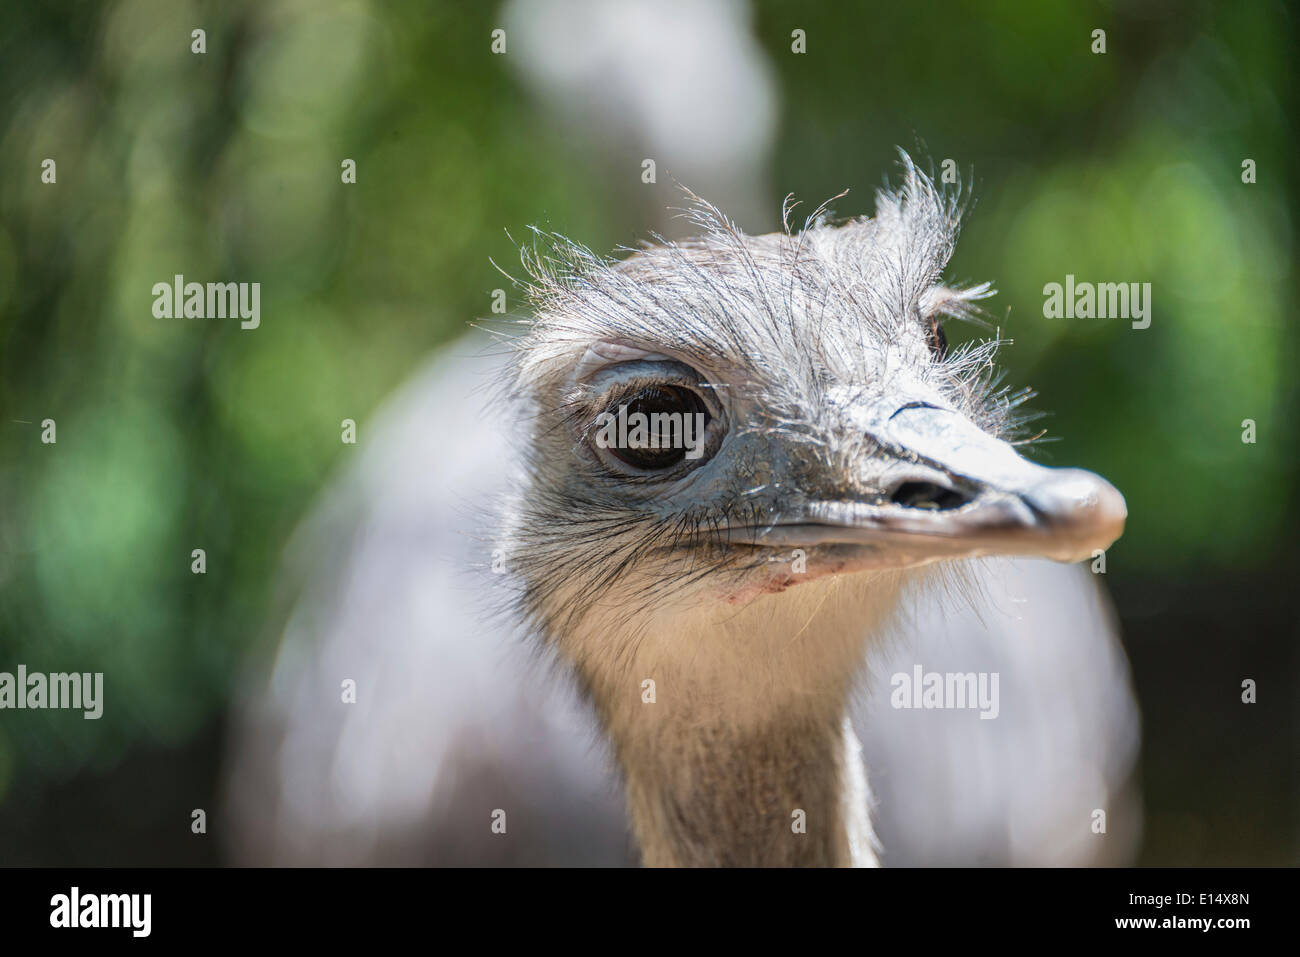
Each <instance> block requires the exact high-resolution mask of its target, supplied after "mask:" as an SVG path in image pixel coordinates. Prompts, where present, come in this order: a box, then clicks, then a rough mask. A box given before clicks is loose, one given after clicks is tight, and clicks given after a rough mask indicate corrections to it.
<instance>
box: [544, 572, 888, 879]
mask: <svg viewBox="0 0 1300 957" xmlns="http://www.w3.org/2000/svg"><path fill="white" fill-rule="evenodd" d="M897 590H898V582H897V579H896V578H894V577H892V576H882V575H876V576H863V575H859V576H846V577H844V578H838V577H828V578H826V579H820V580H817V581H812V582H808V583H806V584H802V585H800V586H798V587H797V588H794V589H790V590H789V591H787V592H784V593H781V594H772V595H762V596H760V597H758V598H756V599H754V600H752V601H751V602H749V603H748V604H745V605H743V606H741V607H736V606H724V605H720V604H719V605H709V604H707V603H697V604H696V607H693V608H689V607H676V608H672V607H670V608H660V609H657V610H656V611H655V612H654V613H653V614H651V615H649V616H648V620H645V621H643V622H642V625H641V627H639V628H637V629H636V631H635V633H634V634H621V633H620V626H619V623H618V622H617V620H616V619H611V620H605V621H601V620H600V618H599V616H598V615H595V616H591V617H589V618H588V619H586V620H585V621H584V622H583V623H582V624H581V625H580V626H579V627H577V628H575V629H573V630H572V631H570V632H569V633H568V634H565V635H562V636H559V638H558V642H557V643H558V644H559V646H560V648H561V651H562V652H563V653H565V654H566V656H567V657H568V658H569V659H570V660H571V661H572V662H573V663H574V664H575V665H576V666H577V668H578V671H579V673H580V675H581V676H582V679H583V681H584V683H585V685H586V687H587V688H588V690H589V691H590V694H591V697H592V700H593V701H594V703H595V705H596V709H597V711H598V713H599V715H600V719H601V722H602V724H603V726H604V729H605V731H606V733H607V734H608V735H609V737H610V739H611V741H612V743H613V746H614V751H615V754H616V755H617V757H618V760H619V764H620V766H621V767H622V770H623V773H624V777H625V779H626V785H627V796H628V806H629V812H630V816H631V819H632V825H633V829H634V831H635V834H636V837H637V840H638V842H639V843H640V845H641V850H642V855H643V858H644V860H645V863H646V864H648V865H651V866H674V865H680V866H760V865H776V866H782V865H785V866H797V865H809V866H836V865H850V864H874V863H875V860H874V855H873V853H872V843H873V840H872V837H871V833H870V824H869V822H868V819H867V803H868V800H869V795H868V794H867V789H866V773H865V769H864V768H863V767H862V762H861V756H860V749H859V746H858V743H857V740H856V738H855V737H854V736H853V732H852V728H851V727H850V726H849V724H848V721H847V719H846V717H845V715H846V710H847V703H848V697H849V694H850V692H851V689H852V686H853V682H854V679H855V676H856V675H857V673H858V671H859V669H860V667H861V664H862V661H863V658H864V656H865V653H866V650H867V645H868V642H869V637H870V635H872V634H874V633H875V632H876V630H877V629H878V628H879V626H880V625H881V624H882V623H883V621H884V619H885V618H886V616H887V615H888V614H889V613H890V612H891V611H892V609H893V606H894V603H895V600H896V597H897ZM701 605H702V607H701ZM647 682H653V684H648V683H647Z"/></svg>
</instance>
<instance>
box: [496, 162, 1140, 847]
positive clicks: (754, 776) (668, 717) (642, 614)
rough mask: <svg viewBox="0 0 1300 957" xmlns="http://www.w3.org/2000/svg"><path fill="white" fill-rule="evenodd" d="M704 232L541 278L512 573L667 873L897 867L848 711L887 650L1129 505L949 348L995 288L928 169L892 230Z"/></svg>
mask: <svg viewBox="0 0 1300 957" xmlns="http://www.w3.org/2000/svg"><path fill="white" fill-rule="evenodd" d="M690 215H691V216H692V218H693V220H694V222H695V223H696V224H697V225H698V226H699V228H700V230H701V235H700V236H699V237H698V238H696V239H693V240H690V241H685V242H660V243H658V244H656V245H653V246H650V247H648V248H643V249H641V250H639V251H637V252H636V253H635V254H634V255H632V256H630V257H629V258H627V259H625V260H623V261H621V262H610V261H605V260H602V259H601V258H599V257H597V256H594V255H593V254H591V253H590V252H589V251H587V250H586V249H584V248H582V247H580V246H577V245H574V244H572V243H569V242H567V241H564V240H559V239H555V240H553V241H552V242H551V243H549V244H547V245H543V246H540V247H537V248H535V249H533V250H530V251H529V252H528V254H527V255H526V262H527V265H528V267H529V272H530V276H531V279H530V282H529V293H530V296H531V301H532V310H533V318H532V319H531V320H530V323H529V326H528V328H527V329H526V331H525V332H524V333H523V334H522V335H520V336H519V337H518V338H516V339H514V340H513V346H514V352H515V358H514V361H513V363H512V365H511V371H510V377H509V380H508V389H509V392H510V393H511V394H512V395H513V396H514V397H515V399H516V401H518V402H519V403H520V404H521V408H522V409H523V411H524V414H522V415H521V416H520V421H522V422H525V423H527V427H526V430H525V433H524V435H523V437H522V439H521V442H522V447H523V449H524V450H525V460H526V469H525V472H524V477H523V480H522V481H521V482H520V483H519V485H518V487H517V491H516V493H515V494H514V495H513V496H512V498H511V500H510V502H509V504H508V506H507V508H506V509H505V518H504V522H503V528H502V533H501V538H500V547H501V549H502V551H503V552H504V556H505V565H506V568H507V569H508V574H509V576H510V577H511V579H512V580H513V581H514V582H515V583H516V584H517V585H518V595H517V600H518V602H519V607H520V610H521V612H522V614H523V616H524V617H525V618H526V619H527V620H528V621H529V622H530V623H531V624H532V626H533V631H534V633H535V634H536V635H537V636H538V637H539V639H540V640H541V641H543V642H544V643H545V644H546V645H547V646H549V647H550V648H553V649H554V650H555V652H556V653H558V656H559V658H560V659H561V660H562V661H563V662H564V663H566V665H567V666H568V667H570V668H571V669H572V670H573V672H574V674H576V676H577V677H578V680H579V683H580V686H581V688H582V689H583V691H584V693H585V695H586V696H587V697H588V698H589V700H590V701H591V703H592V704H593V706H594V708H595V711H596V714H597V715H598V719H599V722H600V727H601V729H602V731H603V733H604V734H605V735H606V736H607V737H608V739H609V741H610V743H611V746H612V750H613V753H614V755H615V756H616V759H617V762H618V766H619V768H620V770H621V773H622V775H623V778H624V783H625V791H626V799H627V805H628V813H629V820H630V823H631V827H632V830H633V833H634V834H635V837H636V840H637V843H638V845H639V847H640V849H641V853H642V857H643V860H644V862H645V863H646V864H648V865H651V866H673V865H705V866H710V865H712V866H716V865H742V866H746V865H747V866H754V865H849V864H869V863H873V862H874V850H873V838H872V833H871V828H870V823H869V819H868V816H867V807H868V798H867V791H866V787H867V785H866V781H867V777H866V773H865V769H864V768H863V765H862V759H861V756H860V753H859V746H858V742H857V740H856V738H855V736H854V733H853V729H852V727H851V724H850V722H849V720H848V701H849V696H850V693H851V691H852V689H853V687H854V684H855V681H856V680H857V679H858V678H859V676H860V674H861V671H862V668H863V665H864V662H865V661H866V660H867V658H868V656H870V655H871V654H872V653H873V650H874V649H875V648H876V647H877V644H878V643H877V640H876V638H875V636H876V635H877V634H878V633H879V632H880V631H882V630H883V629H884V628H886V627H887V626H888V625H889V624H890V623H891V621H892V617H893V615H894V613H895V610H896V608H897V606H898V604H899V602H900V600H901V599H902V598H903V597H904V596H905V595H907V594H909V593H913V592H915V591H916V590H918V589H922V590H923V589H926V588H937V587H943V582H944V581H945V580H946V578H947V577H951V574H952V573H956V574H958V575H960V570H961V567H962V566H964V565H967V564H968V563H970V562H971V561H972V560H978V559H979V558H981V557H982V556H991V555H1033V556H1042V557H1047V558H1051V559H1055V560H1057V561H1062V562H1073V561H1077V560H1080V559H1083V558H1087V557H1090V556H1091V555H1092V554H1093V552H1094V550H1096V549H1105V548H1106V547H1107V546H1109V545H1110V544H1111V543H1112V542H1113V541H1114V540H1115V539H1116V538H1117V537H1118V536H1119V535H1120V532H1121V531H1122V528H1123V525H1124V520H1125V505H1124V500H1123V498H1122V497H1121V496H1120V494H1119V493H1118V492H1117V491H1116V490H1115V489H1114V488H1113V487H1112V486H1111V485H1110V484H1108V483H1107V482H1106V481H1104V480H1103V479H1101V478H1099V477H1098V476H1096V475H1094V474H1092V473H1089V472H1085V471H1081V470H1075V469H1051V468H1045V467H1043V466H1040V465H1037V464H1034V463H1032V462H1030V461H1029V460H1027V459H1026V458H1024V457H1022V456H1021V455H1020V454H1019V453H1018V451H1017V447H1016V445H1015V444H1014V439H1015V435H1016V432H1015V427H1016V416H1017V413H1016V405H1017V402H1018V398H1019V396H1018V395H1016V394H1012V393H1009V392H1008V391H1006V390H1005V389H1001V388H999V387H998V385H997V383H998V377H997V375H996V374H995V373H994V371H993V353H994V350H995V348H996V343H990V342H983V343H976V344H973V345H968V346H966V347H965V348H962V349H956V350H953V351H951V352H950V351H949V350H948V348H947V344H946V337H945V334H944V331H943V323H944V321H945V320H946V319H949V318H954V317H957V318H960V317H966V316H969V315H970V314H971V313H972V311H973V309H974V303H975V302H976V300H978V299H980V298H983V297H984V296H986V295H988V294H989V288H988V286H987V285H980V286H975V287H973V288H959V287H954V286H950V285H945V284H944V283H943V281H942V273H943V271H944V269H945V267H946V265H947V263H948V260H949V257H950V256H951V254H952V252H953V248H954V243H955V240H956V235H957V230H958V221H959V208H958V205H957V203H956V202H955V201H954V200H953V199H952V198H951V197H947V196H945V195H944V194H942V193H941V192H940V191H939V190H938V189H937V188H936V187H935V186H934V185H933V184H932V182H931V181H930V180H929V179H928V178H927V177H925V176H924V175H923V174H921V173H920V172H919V171H917V170H916V169H915V168H913V167H912V166H911V165H910V164H906V166H905V179H904V182H903V184H902V186H901V188H900V189H898V190H897V191H894V192H883V193H881V194H880V195H879V196H878V198H877V207H876V210H875V215H874V216H872V217H870V218H866V217H863V218H858V219H853V220H850V221H848V222H845V223H842V224H838V225H836V224H833V223H831V222H829V221H825V220H824V218H823V217H821V216H814V217H813V218H810V220H809V221H808V222H807V223H806V224H805V225H804V228H803V229H802V230H799V231H794V230H791V229H790V228H789V227H787V229H786V230H785V231H783V232H779V233H775V234H771V235H762V236H750V235H746V234H744V233H743V232H741V231H740V230H739V229H738V228H737V227H735V226H734V225H733V224H732V223H730V222H729V221H728V220H727V219H726V218H725V217H724V216H723V215H722V214H721V213H719V212H718V211H716V210H714V209H712V208H711V207H709V206H708V205H707V204H703V203H697V204H696V205H695V206H693V208H692V211H691V213H690ZM787 222H788V210H787ZM620 407H626V409H628V410H631V411H633V412H638V411H639V412H641V413H643V414H645V415H647V416H649V415H654V414H666V415H671V414H680V415H698V416H702V420H703V421H704V423H705V434H704V445H703V454H701V455H698V456H695V457H688V456H687V455H686V449H685V448H683V447H682V446H681V444H680V443H673V442H670V441H665V442H656V443H644V442H642V443H624V444H623V445H622V446H621V447H620V446H618V445H612V444H611V443H609V442H597V441H595V436H596V434H597V432H598V425H597V423H598V422H599V421H602V416H606V417H607V416H609V415H610V414H612V413H614V412H615V411H616V410H618V409H619V408H620ZM945 572H946V573H949V574H948V575H945Z"/></svg>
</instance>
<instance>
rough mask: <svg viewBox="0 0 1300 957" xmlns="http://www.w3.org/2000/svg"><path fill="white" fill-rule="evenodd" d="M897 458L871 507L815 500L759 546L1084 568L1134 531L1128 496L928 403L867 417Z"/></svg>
mask: <svg viewBox="0 0 1300 957" xmlns="http://www.w3.org/2000/svg"><path fill="white" fill-rule="evenodd" d="M863 424H864V426H865V427H866V429H867V431H868V433H869V434H870V435H871V436H872V437H873V438H875V440H876V441H877V443H878V444H879V445H880V447H881V448H882V449H883V450H884V451H885V452H887V453H888V454H889V455H890V456H891V457H892V460H893V462H892V465H890V466H889V467H888V468H887V474H886V477H885V480H884V482H883V483H881V484H883V485H884V488H885V492H884V494H883V495H882V496H880V497H877V498H873V499H872V500H870V501H813V502H810V503H807V504H805V505H803V506H800V507H798V509H797V510H796V512H795V513H794V514H785V515H783V516H782V518H781V519H780V521H779V523H777V524H774V525H771V526H767V527H764V528H758V529H753V532H754V541H755V543H756V544H762V545H769V546H777V547H808V546H867V547H869V548H870V547H880V548H881V549H882V554H884V553H886V552H887V553H888V555H889V556H890V558H891V561H890V564H893V563H894V562H901V563H904V564H911V563H923V562H927V561H935V560H940V559H944V558H958V557H967V556H975V555H1032V556H1042V557H1045V558H1051V559H1055V560H1056V561H1062V562H1073V561H1079V560H1081V559H1084V558H1089V557H1091V556H1092V554H1093V552H1094V551H1096V550H1098V549H1105V548H1107V547H1108V546H1109V545H1110V544H1111V543H1112V542H1114V541H1115V540H1116V539H1117V538H1119V536H1120V533H1121V532H1123V530H1124V520H1125V518H1126V516H1127V509H1126V507H1125V504H1124V497H1123V496H1122V495H1120V493H1119V491H1118V490H1117V489H1116V488H1115V487H1114V486H1113V485H1111V484H1110V483H1109V482H1107V481H1106V480H1105V479H1103V478H1101V477H1100V476H1098V475H1094V474H1093V473H1091V472H1086V471H1083V470H1082V469H1052V468H1045V467H1043V466H1041V465H1036V464H1034V463H1033V462H1030V461H1028V460H1027V459H1025V458H1023V457H1022V456H1020V455H1019V454H1018V453H1017V452H1016V451H1015V449H1014V448H1012V446H1010V445H1009V444H1007V443H1006V442H1002V441H1000V440H998V439H995V438H993V437H991V436H989V435H987V434H986V433H985V432H983V431H982V430H980V429H979V428H977V427H976V426H975V425H974V424H973V423H972V422H970V421H969V420H967V419H966V418H965V417H964V416H962V415H960V414H958V413H956V412H953V411H950V410H946V409H940V408H937V407H935V406H933V405H930V404H929V403H927V402H924V401H916V402H909V403H906V404H904V405H903V406H901V407H899V406H897V405H894V406H893V407H892V408H890V407H885V408H877V409H875V410H872V411H870V412H868V413H867V414H866V420H865V421H864V423H863Z"/></svg>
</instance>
